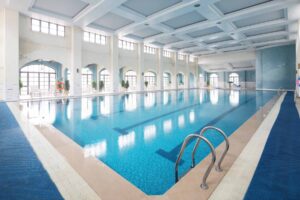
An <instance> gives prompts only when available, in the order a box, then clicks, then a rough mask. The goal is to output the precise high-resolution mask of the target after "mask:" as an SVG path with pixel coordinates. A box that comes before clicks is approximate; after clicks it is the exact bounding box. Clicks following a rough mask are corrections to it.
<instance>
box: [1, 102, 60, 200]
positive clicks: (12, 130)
mask: <svg viewBox="0 0 300 200" xmlns="http://www.w3.org/2000/svg"><path fill="white" fill-rule="evenodd" d="M0 199H5V200H10V199H11V200H13V199H22V200H23V199H24V200H27V199H28V200H29V199H30V200H35V199H37V200H43V199H45V200H46V199H47V200H48V199H51V200H52V199H53V200H60V199H63V198H62V196H61V195H60V193H59V191H58V190H57V188H56V186H55V184H54V183H53V182H52V180H51V179H50V177H49V175H48V173H47V172H46V170H45V169H44V168H43V166H42V164H41V162H40V161H39V159H38V158H37V156H36V154H35V153H34V151H33V149H32V147H31V146H30V144H29V143H28V141H27V139H26V138H25V136H24V134H23V132H22V130H21V128H20V127H19V125H18V123H17V121H16V120H15V118H14V116H13V115H12V113H11V112H10V110H9V108H8V107H7V105H6V104H5V103H0Z"/></svg>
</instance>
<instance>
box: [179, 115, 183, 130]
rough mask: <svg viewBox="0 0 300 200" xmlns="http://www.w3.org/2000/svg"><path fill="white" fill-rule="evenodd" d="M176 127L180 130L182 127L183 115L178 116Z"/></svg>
mask: <svg viewBox="0 0 300 200" xmlns="http://www.w3.org/2000/svg"><path fill="white" fill-rule="evenodd" d="M178 126H179V127H180V128H182V127H184V115H180V116H179V117H178Z"/></svg>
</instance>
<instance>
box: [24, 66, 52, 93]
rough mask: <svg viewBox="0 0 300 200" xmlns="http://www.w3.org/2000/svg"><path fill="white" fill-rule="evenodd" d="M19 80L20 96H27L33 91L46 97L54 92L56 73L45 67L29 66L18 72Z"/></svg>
mask: <svg viewBox="0 0 300 200" xmlns="http://www.w3.org/2000/svg"><path fill="white" fill-rule="evenodd" d="M20 80H21V82H22V84H23V87H22V89H21V95H29V94H30V93H31V92H34V90H38V91H39V92H40V93H43V94H45V95H47V94H50V91H51V90H55V82H56V71H55V70H54V69H52V68H50V67H48V66H45V65H29V66H26V67H23V68H22V69H21V70H20Z"/></svg>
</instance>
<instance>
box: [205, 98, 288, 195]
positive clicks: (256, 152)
mask: <svg viewBox="0 0 300 200" xmlns="http://www.w3.org/2000/svg"><path fill="white" fill-rule="evenodd" d="M284 97H285V95H281V97H280V99H279V100H278V101H277V102H276V104H275V105H274V106H273V108H272V110H271V111H270V113H269V115H268V116H267V117H266V119H265V120H264V121H263V122H262V124H261V125H260V127H259V128H258V130H257V131H256V133H255V134H254V135H253V137H252V138H251V140H250V141H249V142H248V144H247V145H246V147H245V148H244V150H243V151H242V152H241V154H240V156H239V157H238V159H237V160H236V161H235V162H234V164H233V165H232V167H231V168H230V170H229V171H228V173H227V174H226V175H225V177H224V178H223V180H222V182H221V183H220V185H219V186H218V188H217V189H216V190H215V191H214V193H213V194H212V195H211V197H210V200H218V199H220V198H222V199H224V200H234V199H243V198H244V195H245V193H246V191H247V189H248V186H249V184H250V182H251V179H252V177H253V175H254V172H255V170H256V167H257V165H258V162H259V160H260V157H261V155H262V152H263V150H264V147H265V144H266V142H267V140H268V137H269V134H270V132H271V129H272V127H273V124H274V123H275V121H276V118H277V116H278V114H279V112H280V107H281V104H282V102H283V100H284ZM225 191H226V192H225Z"/></svg>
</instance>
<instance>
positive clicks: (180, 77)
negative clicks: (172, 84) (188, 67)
mask: <svg viewBox="0 0 300 200" xmlns="http://www.w3.org/2000/svg"><path fill="white" fill-rule="evenodd" d="M183 77H184V75H183V74H182V73H178V74H177V85H178V86H182V85H184V82H183Z"/></svg>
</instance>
